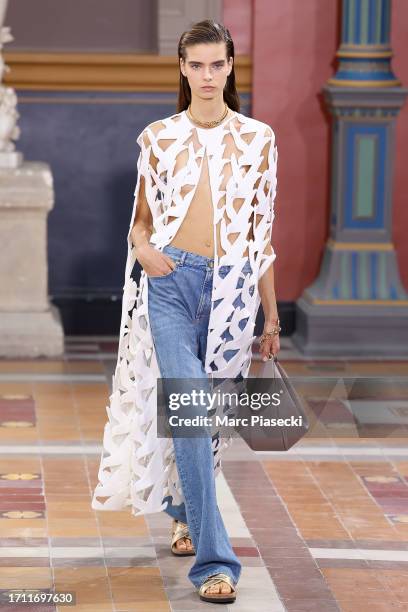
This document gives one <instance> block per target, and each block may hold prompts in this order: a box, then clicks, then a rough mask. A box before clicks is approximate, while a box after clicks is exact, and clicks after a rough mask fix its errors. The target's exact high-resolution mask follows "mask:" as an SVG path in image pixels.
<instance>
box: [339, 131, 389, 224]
mask: <svg viewBox="0 0 408 612" xmlns="http://www.w3.org/2000/svg"><path fill="white" fill-rule="evenodd" d="M359 134H370V135H377V136H378V150H377V164H378V165H377V168H375V170H374V172H375V175H376V181H375V197H374V202H375V212H374V215H373V217H372V218H371V219H358V218H355V217H354V216H353V196H354V184H355V180H356V174H355V172H354V168H355V163H356V162H355V156H356V136H357V135H359ZM345 139H346V144H345V168H346V172H345V177H344V181H345V190H344V194H345V195H344V197H345V201H344V202H343V208H344V221H343V227H344V228H345V229H348V228H349V229H374V228H376V229H378V228H382V227H384V216H385V215H384V213H385V211H384V206H385V176H384V173H385V154H386V127H385V126H384V125H381V124H378V125H377V124H376V125H364V124H358V123H351V124H349V125H347V126H346V134H345Z"/></svg>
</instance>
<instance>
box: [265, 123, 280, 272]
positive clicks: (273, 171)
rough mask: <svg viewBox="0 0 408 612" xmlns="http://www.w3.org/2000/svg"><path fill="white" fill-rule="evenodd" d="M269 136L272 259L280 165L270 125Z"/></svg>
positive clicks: (269, 218) (274, 254)
mask: <svg viewBox="0 0 408 612" xmlns="http://www.w3.org/2000/svg"><path fill="white" fill-rule="evenodd" d="M267 133H268V137H269V142H268V144H269V148H268V176H267V184H268V195H267V198H268V209H267V227H268V235H269V243H270V245H271V246H270V249H271V252H272V255H273V259H272V261H275V259H276V252H275V249H274V248H273V246H272V227H273V220H274V218H275V197H276V187H277V166H278V147H277V146H276V139H275V133H274V131H273V130H272V128H270V127H269V126H268V130H267Z"/></svg>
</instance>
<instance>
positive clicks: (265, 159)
mask: <svg viewBox="0 0 408 612" xmlns="http://www.w3.org/2000/svg"><path fill="white" fill-rule="evenodd" d="M266 134H267V136H268V141H267V143H266V145H265V147H264V149H263V151H262V163H261V166H260V169H259V171H260V172H262V173H264V172H266V176H267V180H266V182H265V190H266V192H267V194H266V195H267V198H268V212H267V215H268V216H267V234H268V236H269V241H268V243H267V245H266V248H265V250H264V254H265V255H266V256H268V257H270V258H271V263H270V264H269V266H268V268H267V269H266V271H265V272H263V274H262V275H261V278H260V279H259V282H258V289H259V295H260V297H261V303H262V309H263V312H264V317H265V322H264V328H263V333H264V334H265V333H267V332H272V331H273V329H274V328H276V327H277V326H278V308H277V305H276V295H275V278H274V269H273V262H274V260H275V259H276V253H275V251H274V249H273V247H272V242H271V241H272V226H273V220H274V216H275V213H274V203H275V195H276V184H277V180H276V172H277V162H278V149H277V146H276V144H275V134H274V133H273V131H272V130H271V129H270V128H269V126H268V128H267V132H266ZM259 350H260V354H261V358H262V360H263V361H266V359H268V357H269V354H270V353H273V354H274V355H276V354H277V353H278V351H279V350H280V342H279V335H273V336H267V337H266V338H265V340H264V341H263V342H262V344H261V345H260V349H259Z"/></svg>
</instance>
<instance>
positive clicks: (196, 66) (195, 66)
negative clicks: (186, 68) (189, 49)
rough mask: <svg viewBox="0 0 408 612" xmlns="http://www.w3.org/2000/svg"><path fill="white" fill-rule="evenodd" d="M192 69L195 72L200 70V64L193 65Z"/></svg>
mask: <svg viewBox="0 0 408 612" xmlns="http://www.w3.org/2000/svg"><path fill="white" fill-rule="evenodd" d="M191 67H192V69H193V70H196V69H197V68H199V64H191Z"/></svg>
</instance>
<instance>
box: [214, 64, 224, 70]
mask: <svg viewBox="0 0 408 612" xmlns="http://www.w3.org/2000/svg"><path fill="white" fill-rule="evenodd" d="M223 65H224V64H215V68H216V70H220V69H221V68H222V67H223Z"/></svg>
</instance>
